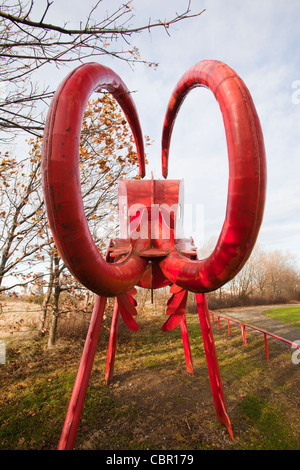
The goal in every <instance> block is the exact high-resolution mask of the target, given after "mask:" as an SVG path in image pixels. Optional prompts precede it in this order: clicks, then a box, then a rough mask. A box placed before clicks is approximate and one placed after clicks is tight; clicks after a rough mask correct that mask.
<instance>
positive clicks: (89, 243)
mask: <svg viewBox="0 0 300 470" xmlns="http://www.w3.org/2000/svg"><path fill="white" fill-rule="evenodd" d="M99 88H105V89H106V90H108V91H109V92H110V93H112V95H113V96H114V97H115V98H116V100H117V101H118V103H119V104H120V106H121V107H122V109H123V111H124V113H125V115H126V117H127V119H128V121H129V124H130V126H131V129H132V132H133V135H134V138H135V142H136V145H137V151H138V155H139V164H140V175H141V176H142V177H143V176H144V174H145V160H144V146H143V137H142V132H141V128H140V124H139V119H138V115H137V112H136V108H135V105H134V103H133V100H132V98H131V95H130V93H129V92H128V89H127V87H126V85H125V84H124V83H123V82H122V80H121V79H120V77H119V76H118V75H117V74H115V73H114V72H113V71H112V70H111V69H109V68H107V67H104V66H102V65H100V64H97V63H88V64H84V65H82V66H80V67H78V68H77V69H75V70H74V71H73V72H72V73H70V74H69V75H68V76H67V77H66V79H65V80H64V81H63V82H62V83H61V85H60V86H59V88H58V90H57V91H56V93H55V95H54V97H53V100H52V103H51V106H50V109H49V113H48V116H47V121H46V126H45V132H44V141H43V152H42V179H43V188H44V195H45V203H46V208H47V213H48V219H49V223H50V226H51V229H52V233H53V238H54V241H55V244H56V246H57V248H58V250H59V252H60V255H61V257H62V258H63V260H64V262H65V264H66V265H67V266H68V268H69V270H70V272H71V273H72V274H73V275H74V276H75V278H77V279H78V280H79V281H80V282H81V283H82V284H83V285H84V286H86V287H87V288H88V289H90V290H91V291H93V292H95V293H96V294H98V295H102V296H111V295H118V294H121V293H124V292H127V291H128V290H130V289H131V288H132V287H133V286H134V285H135V284H136V283H137V282H138V280H139V279H140V277H141V275H142V273H143V272H144V269H145V266H146V263H147V261H145V260H143V259H141V258H140V257H139V256H138V255H136V254H135V253H134V252H133V251H132V252H131V253H130V254H129V255H128V256H127V258H126V259H125V260H122V261H120V262H118V263H116V264H114V265H111V264H108V263H107V262H106V261H105V260H104V259H103V258H102V256H101V255H100V253H99V251H98V249H97V247H96V245H95V243H94V240H93V238H92V235H91V233H90V230H89V227H88V223H87V220H86V217H85V213H84V207H83V201H82V197H81V186H80V173H79V144H80V134H81V126H82V119H83V113H84V110H85V107H86V104H87V101H88V99H89V97H90V95H91V94H92V92H93V91H96V90H98V89H99Z"/></svg>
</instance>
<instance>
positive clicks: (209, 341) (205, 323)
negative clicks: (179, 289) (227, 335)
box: [196, 294, 233, 439]
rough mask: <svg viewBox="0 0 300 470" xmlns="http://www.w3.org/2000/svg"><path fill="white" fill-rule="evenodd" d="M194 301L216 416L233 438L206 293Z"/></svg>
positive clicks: (199, 295) (198, 295)
mask: <svg viewBox="0 0 300 470" xmlns="http://www.w3.org/2000/svg"><path fill="white" fill-rule="evenodd" d="M196 302H197V308H198V315H199V320H200V326H201V332H202V337H203V344H204V350H205V355H206V361H207V367H208V373H209V379H210V384H211V391H212V395H213V400H214V405H215V410H216V416H217V419H218V420H219V421H220V423H222V424H223V425H224V426H226V428H227V430H228V432H229V434H230V436H231V438H232V439H233V433H232V428H231V423H230V420H229V417H228V414H227V410H226V404H225V398H224V393H223V386H222V381H221V376H220V370H219V364H218V359H217V353H216V348H215V343H214V338H213V333H212V328H211V323H210V317H209V310H208V306H207V299H206V295H205V294H196Z"/></svg>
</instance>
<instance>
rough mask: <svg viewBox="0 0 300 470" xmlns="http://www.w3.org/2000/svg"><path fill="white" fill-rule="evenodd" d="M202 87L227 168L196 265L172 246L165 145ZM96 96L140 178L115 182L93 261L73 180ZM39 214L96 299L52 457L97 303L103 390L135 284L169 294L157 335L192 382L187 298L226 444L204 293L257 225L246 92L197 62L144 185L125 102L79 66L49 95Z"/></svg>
mask: <svg viewBox="0 0 300 470" xmlns="http://www.w3.org/2000/svg"><path fill="white" fill-rule="evenodd" d="M197 86H203V87H206V88H209V89H210V90H211V91H212V92H213V93H214V95H215V98H216V99H217V101H218V103H219V106H220V109H221V112H222V116H223V121H224V126H225V132H226V141H227V149H228V161H229V181H228V196H227V208H226V215H225V220H224V224H223V227H222V230H221V233H220V236H219V238H218V241H217V243H216V246H215V248H214V250H213V252H212V253H211V255H210V256H209V257H207V258H206V259H202V260H199V259H197V250H196V247H195V246H194V243H193V241H192V240H191V239H184V238H177V233H178V231H177V228H178V224H180V223H181V218H180V217H181V216H180V213H179V212H180V208H181V206H182V204H183V201H182V196H181V193H182V191H181V181H174V180H167V179H166V178H167V175H168V160H169V144H170V138H171V134H172V129H173V125H174V121H175V118H176V115H177V113H178V111H179V109H180V106H181V104H182V102H183V100H184V98H185V97H186V95H187V94H188V92H189V91H190V90H191V89H192V88H194V87H197ZM101 89H106V90H107V91H109V92H110V93H111V94H112V95H113V96H114V97H115V99H116V100H117V101H118V103H119V104H120V106H121V108H122V109H123V112H124V114H125V116H126V118H127V120H128V122H129V124H130V127H131V130H132V132H133V136H134V139H135V143H136V147H137V152H138V159H139V173H140V176H141V179H137V180H120V181H119V188H118V191H119V214H120V227H121V236H120V238H118V239H114V240H111V242H110V245H109V247H108V250H107V255H106V259H104V258H103V257H102V256H101V254H100V253H99V251H98V249H97V247H96V245H95V243H94V241H93V238H92V235H91V233H90V230H89V227H88V223H87V220H86V217H85V214H84V207H83V202H82V197H81V187H80V175H79V142H80V133H81V125H82V118H83V113H84V110H85V107H86V104H87V101H88V99H89V97H90V95H91V93H92V92H94V91H96V90H101ZM42 169H43V187H44V195H45V203H46V207H47V214H48V219H49V223H50V226H51V230H52V233H53V238H54V241H55V243H56V246H57V248H58V250H59V253H60V255H61V257H62V259H63V260H64V262H65V264H66V265H67V267H68V269H69V270H70V272H71V273H72V274H73V275H74V276H75V278H76V279H77V280H78V281H79V282H80V283H81V284H83V285H84V286H85V287H86V288H87V289H89V290H91V291H92V292H94V293H95V294H96V302H95V306H94V310H93V313H92V317H91V321H90V327H89V331H88V334H87V339H86V343H85V347H84V350H83V354H82V358H81V362H80V365H79V370H78V374H77V378H76V381H75V384H74V389H73V392H72V396H71V400H70V404H69V408H68V411H67V416H66V419H65V424H64V427H63V430H62V434H61V438H60V441H59V445H58V448H59V449H72V448H73V446H74V442H75V438H76V432H77V428H78V425H79V421H80V416H81V411H82V407H83V403H84V399H85V394H86V389H87V386H88V380H89V377H90V373H91V369H92V364H93V360H94V355H95V351H96V346H97V341H98V337H99V333H100V329H101V323H102V318H103V313H104V309H105V305H106V300H107V297H115V307H114V312H113V318H112V324H111V331H110V339H109V345H108V358H107V368H106V374H105V380H106V382H108V381H110V380H112V375H113V367H114V358H115V351H116V341H117V332H118V324H119V319H120V316H121V317H122V319H123V320H124V322H125V324H126V325H127V326H128V328H130V329H132V330H136V329H137V328H138V326H137V323H136V320H135V318H134V317H135V315H136V314H137V311H136V308H135V307H136V302H135V299H134V297H133V296H134V293H135V292H136V289H135V286H140V287H144V288H150V289H157V288H160V287H163V286H170V293H171V297H170V299H169V301H168V306H167V312H166V313H167V314H168V320H167V321H166V322H165V323H164V325H163V327H162V328H163V331H167V330H171V329H173V328H176V327H177V326H180V328H181V332H182V338H183V347H184V353H185V359H186V366H187V371H188V372H189V373H192V374H193V364H192V357H191V349H190V344H189V337H188V330H187V324H186V317H185V306H186V301H187V293H188V291H192V292H194V293H195V296H196V302H197V307H198V313H199V320H200V326H201V331H202V336H203V343H204V350H205V354H206V359H207V365H208V372H209V378H210V383H211V390H212V396H213V401H214V405H215V410H216V415H217V419H218V420H219V421H220V422H221V423H222V424H224V425H225V426H226V427H227V429H228V432H229V434H230V435H231V437H233V434H232V428H231V423H230V420H229V417H228V414H227V411H226V405H225V399H224V394H223V388H222V382H221V377H220V372H219V366H218V360H217V355H216V349H215V345H214V340H213V334H212V330H211V324H210V317H209V310H208V306H207V300H206V295H205V294H206V293H207V292H210V291H213V290H215V289H217V288H219V287H221V286H223V285H224V284H226V283H227V282H228V281H229V280H230V279H232V278H233V277H234V276H235V275H236V274H237V273H238V272H239V271H240V269H241V268H242V267H243V265H244V264H245V262H246V261H247V259H248V258H249V256H250V254H251V251H252V249H253V246H254V244H255V241H256V239H257V235H258V232H259V228H260V225H261V222H262V217H263V211H264V203H265V186H266V162H265V150H264V142H263V135H262V131H261V126H260V123H259V118H258V116H257V113H256V110H255V106H254V104H253V101H252V98H251V96H250V93H249V91H248V89H247V87H246V86H245V84H244V82H243V81H242V80H241V78H240V77H239V76H238V75H237V74H236V73H235V72H234V71H233V70H232V69H231V68H230V67H228V66H227V65H226V64H224V63H223V62H220V61H214V60H205V61H201V62H198V63H197V64H195V65H194V66H193V67H191V68H190V69H189V70H188V71H187V72H186V73H185V74H184V75H183V76H182V78H181V79H180V80H179V82H178V84H177V86H176V87H175V89H174V92H173V94H172V96H171V99H170V101H169V104H168V107H167V112H166V116H165V121H164V125H163V133H162V174H163V177H164V179H161V180H154V179H150V180H146V179H143V178H144V176H145V158H144V145H143V137H142V132H141V127H140V123H139V119H138V115H137V111H136V108H135V105H134V103H133V100H132V96H131V94H130V93H129V91H128V89H127V87H126V86H125V84H124V83H123V81H122V80H121V79H120V77H119V76H118V75H117V74H116V73H114V72H113V71H112V70H110V69H109V68H107V67H104V66H102V65H99V64H97V63H87V64H84V65H82V66H80V67H78V68H77V69H75V70H74V71H73V72H72V73H70V74H69V75H68V76H67V77H66V79H65V80H64V81H63V82H62V83H61V85H60V86H59V88H58V90H57V91H56V93H55V95H54V98H53V100H52V103H51V107H50V110H49V113H48V117H47V121H46V127H45V133H44V141H43V155H42Z"/></svg>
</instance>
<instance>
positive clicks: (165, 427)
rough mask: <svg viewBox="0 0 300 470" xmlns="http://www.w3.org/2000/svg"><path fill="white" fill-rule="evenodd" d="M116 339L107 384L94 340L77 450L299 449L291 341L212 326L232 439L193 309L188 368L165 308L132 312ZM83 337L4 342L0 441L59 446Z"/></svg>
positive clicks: (1, 445) (10, 446)
mask: <svg viewBox="0 0 300 470" xmlns="http://www.w3.org/2000/svg"><path fill="white" fill-rule="evenodd" d="M137 320H138V323H139V325H140V328H139V331H137V332H135V333H132V332H130V333H129V334H128V335H127V336H126V339H125V340H124V338H122V335H121V334H120V337H119V339H118V345H117V353H116V361H115V368H114V379H113V382H112V383H111V384H110V385H109V386H105V384H104V373H105V367H106V351H107V344H104V342H103V343H101V344H99V347H98V351H97V354H96V357H95V362H94V366H93V370H92V375H91V378H90V382H89V387H88V390H87V394H86V400H85V404H84V408H83V412H82V419H81V422H80V426H79V429H78V434H77V438H76V445H75V448H77V449H83V450H89V449H91V450H94V449H97V450H102V449H103V450H116V451H117V450H147V449H148V450H160V449H161V450H184V449H185V450H214V449H217V450H223V449H229V450H235V449H236V450H253V449H274V450H275V449H278V450H283V449H295V450H300V440H299V436H300V423H299V420H298V418H297V417H298V416H299V411H300V409H299V399H298V395H299V372H300V369H299V367H300V366H295V365H294V364H293V363H292V361H291V352H290V349H289V348H287V349H284V348H278V347H277V344H276V343H272V344H270V345H269V352H270V360H269V361H267V360H266V359H265V351H264V344H263V339H262V338H261V337H259V336H254V335H253V337H251V339H249V342H248V345H247V346H245V345H243V343H242V338H241V332H240V330H239V328H236V329H235V328H232V330H231V335H230V336H228V335H227V328H226V327H225V326H224V328H221V329H220V330H218V329H217V326H216V325H213V334H214V339H215V344H216V349H217V355H218V360H219V366H220V372H221V377H222V383H223V387H224V394H225V398H226V404H227V408H228V414H229V417H230V420H231V423H232V427H233V433H234V437H235V439H234V441H232V440H231V439H230V438H229V436H228V434H227V432H226V430H225V428H224V427H223V426H222V425H220V423H219V422H218V421H217V420H216V415H215V410H214V406H213V401H212V396H211V391H210V385H209V378H208V372H207V365H206V360H205V355H204V351H203V343H202V337H201V330H200V326H199V321H198V317H197V316H196V315H187V324H188V331H189V335H190V342H191V350H192V357H193V363H194V368H195V375H194V376H192V375H190V374H187V373H186V369H185V360H184V353H183V348H182V338H181V334H180V329H179V328H177V329H176V330H174V331H171V332H168V333H163V332H162V331H161V325H162V323H163V321H164V320H165V317H162V319H158V320H157V321H153V320H151V321H149V320H148V319H147V318H143V317H142V318H137ZM82 349H83V344H82V343H80V342H79V341H77V342H76V341H69V342H66V341H60V342H58V344H57V346H55V347H54V348H52V349H51V350H48V349H47V347H46V340H45V339H40V340H38V341H37V340H36V341H33V340H31V341H29V340H26V341H23V342H21V341H20V342H15V343H12V344H8V345H7V363H6V364H5V365H1V366H0V387H1V394H0V450H16V449H19V450H39V449H41V450H48V449H49V450H52V449H53V450H54V449H56V447H57V443H58V440H59V436H60V433H61V429H62V426H63V423H64V418H65V414H66V411H67V406H68V401H69V399H70V395H71V392H72V388H73V384H74V381H75V377H76V373H77V369H78V364H79V361H80V356H81V353H82Z"/></svg>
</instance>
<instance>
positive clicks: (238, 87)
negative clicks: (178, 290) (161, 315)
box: [160, 60, 266, 293]
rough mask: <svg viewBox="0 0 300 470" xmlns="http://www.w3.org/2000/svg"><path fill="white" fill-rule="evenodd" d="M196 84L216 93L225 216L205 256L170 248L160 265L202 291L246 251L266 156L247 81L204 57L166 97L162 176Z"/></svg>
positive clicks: (230, 271)
mask: <svg viewBox="0 0 300 470" xmlns="http://www.w3.org/2000/svg"><path fill="white" fill-rule="evenodd" d="M196 86H204V87H207V88H209V89H210V90H211V91H212V92H213V93H214V95H215V97H216V99H217V101H218V103H219V106H220V108H221V112H222V115H223V121H224V125H225V132H226V140H227V149H228V160H229V182H228V197H227V209H226V217H225V221H224V224H223V227H222V231H221V234H220V236H219V239H218V241H217V244H216V247H215V249H214V251H213V252H212V254H211V255H210V256H209V257H208V258H206V259H204V260H201V261H193V260H189V259H187V258H186V257H185V256H183V255H181V254H180V253H178V252H173V253H171V254H170V255H169V256H168V257H167V258H165V259H164V260H162V262H161V263H160V266H161V269H162V271H163V272H164V274H165V276H166V277H167V278H168V279H169V280H170V281H172V282H173V283H175V284H177V285H178V286H181V287H184V288H186V289H189V290H192V291H194V292H199V293H200V292H209V291H211V290H215V289H217V288H219V287H221V286H222V285H224V284H225V283H226V282H228V281H229V280H230V279H232V278H233V277H234V276H235V275H236V274H237V273H238V272H239V270H240V269H241V268H242V267H243V265H244V264H245V262H246V261H247V259H248V258H249V256H250V253H251V251H252V249H253V246H254V244H255V242H256V239H257V235H258V232H259V228H260V226H261V223H262V218H263V212H264V205H265V192H266V160H265V148H264V141H263V135H262V130H261V126H260V122H259V118H258V116H257V113H256V110H255V106H254V104H253V101H252V98H251V96H250V93H249V91H248V89H247V87H246V85H245V84H244V82H243V81H242V80H241V78H240V77H239V76H238V75H237V74H236V73H235V72H234V70H232V69H231V68H230V67H228V66H227V65H226V64H224V63H223V62H219V61H213V60H205V61H202V62H199V63H197V64H196V65H195V66H194V67H192V68H190V69H189V70H188V71H187V72H186V73H185V74H184V75H183V77H182V78H181V80H180V81H179V82H178V84H177V86H176V88H175V90H174V92H173V94H172V97H171V99H170V101H169V106H168V109H167V113H166V117H165V121H164V128H163V136H162V167H163V176H164V177H165V178H166V177H167V174H168V155H169V145H170V138H171V134H172V129H173V125H174V121H175V118H176V115H177V113H178V111H179V109H180V106H181V104H182V102H183V100H184V98H185V97H186V95H187V93H188V92H189V91H190V90H191V89H192V88H194V87H196Z"/></svg>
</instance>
